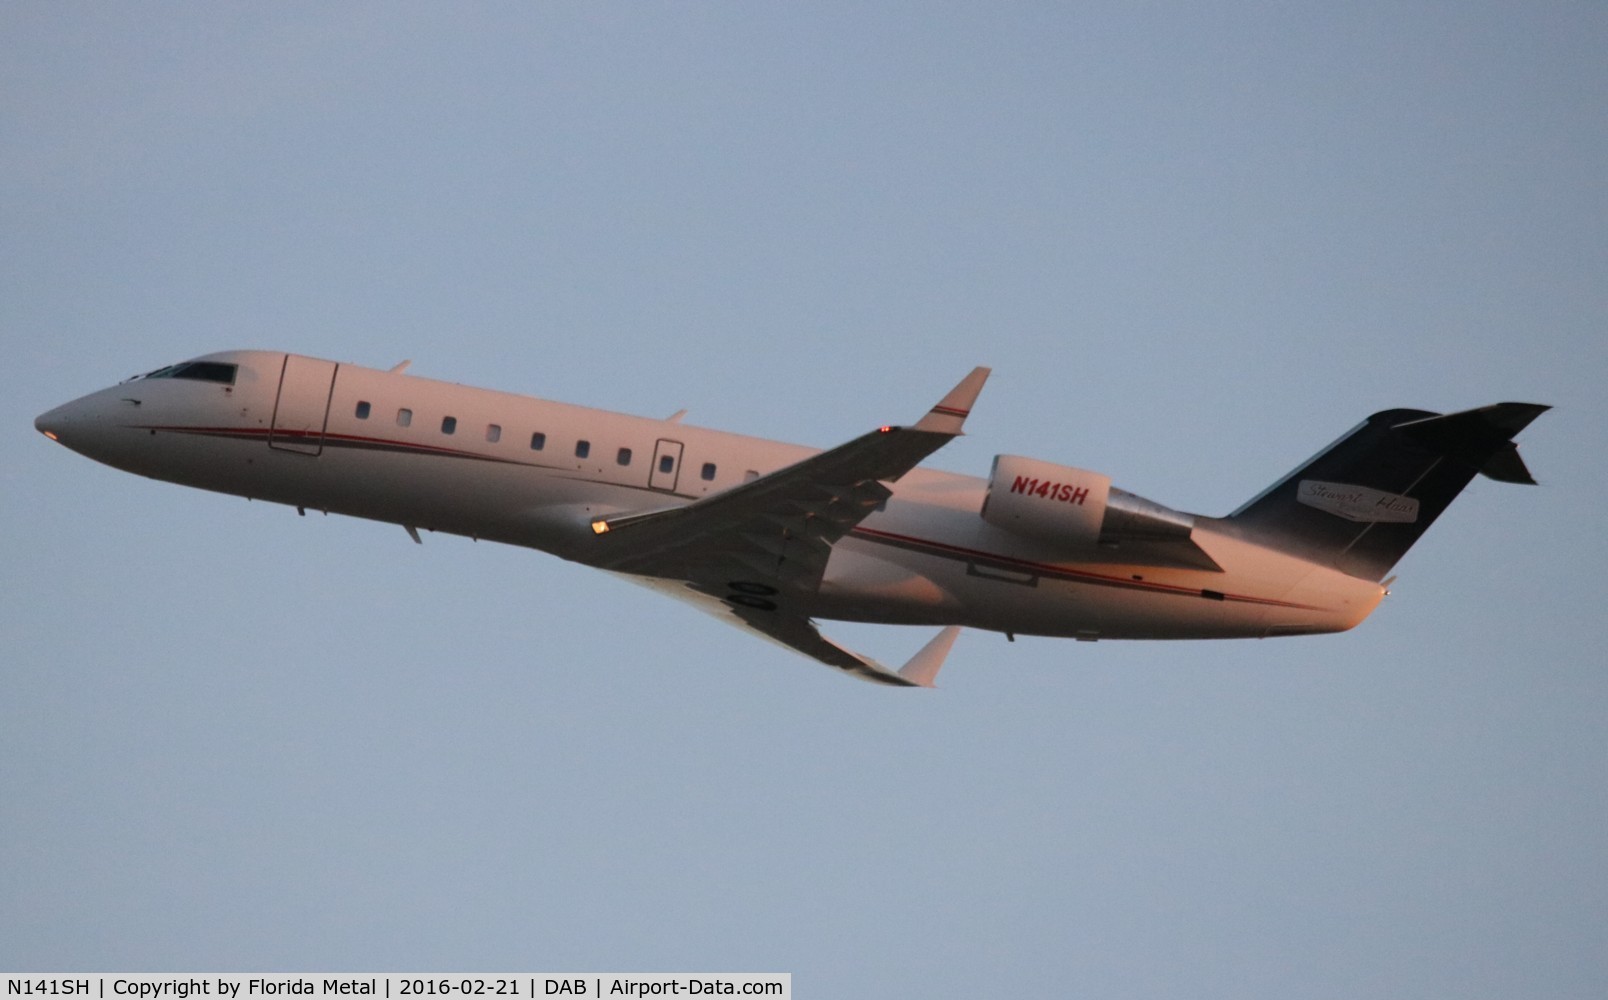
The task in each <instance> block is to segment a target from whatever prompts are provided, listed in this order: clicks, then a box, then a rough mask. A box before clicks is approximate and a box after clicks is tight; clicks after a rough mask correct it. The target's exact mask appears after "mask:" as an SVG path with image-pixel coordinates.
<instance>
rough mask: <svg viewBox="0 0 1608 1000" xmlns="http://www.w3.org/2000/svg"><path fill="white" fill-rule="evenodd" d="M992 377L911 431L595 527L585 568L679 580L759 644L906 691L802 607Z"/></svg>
mask: <svg viewBox="0 0 1608 1000" xmlns="http://www.w3.org/2000/svg"><path fill="white" fill-rule="evenodd" d="M988 374H989V370H988V369H987V368H977V369H975V370H973V371H972V373H971V374H970V375H968V376H966V378H964V379H962V380H961V382H960V384H959V385H957V386H956V387H955V388H954V389H953V390H951V391H950V393H949V394H948V395H947V396H945V397H944V398H943V399H942V400H941V401H939V403H938V405H937V406H934V407H933V408H932V409H931V410H930V411H928V413H927V415H926V416H924V417H922V418H921V420H920V421H918V422H917V423H916V424H915V425H914V426H912V427H881V428H878V429H877V430H874V431H871V432H870V433H868V434H863V435H861V436H860V437H857V438H855V439H854V440H852V441H849V442H848V443H846V444H842V445H839V446H838V447H836V448H833V449H831V450H829V451H823V452H821V453H819V454H816V455H812V456H810V457H809V458H806V459H804V460H803V461H800V462H796V463H794V464H793V465H789V466H787V467H785V468H782V469H778V470H777V471H775V472H772V473H770V474H769V475H765V476H761V477H759V478H758V479H755V480H753V481H752V482H748V483H744V484H742V485H741V486H736V487H733V488H732V489H729V490H726V491H724V492H721V493H717V494H715V495H714V496H711V497H707V498H705V499H703V500H698V501H696V502H694V503H691V504H687V505H686V506H684V507H674V508H670V509H667V510H658V511H649V512H647V513H643V514H626V515H621V516H618V517H610V518H601V519H599V520H596V521H594V522H593V523H592V530H593V531H594V532H595V535H596V537H595V538H594V542H595V545H596V547H595V548H594V549H593V550H592V551H589V552H585V553H584V554H581V558H582V559H583V560H584V561H585V562H587V563H589V564H591V565H593V566H597V567H599V568H601V569H608V570H613V571H615V572H619V573H625V574H630V575H631V576H633V577H650V578H655V579H658V580H670V581H684V582H685V583H686V584H687V585H689V588H690V590H692V591H694V592H696V593H697V594H700V595H704V596H707V597H711V598H714V599H716V600H717V601H718V602H720V603H721V604H722V605H724V607H725V608H727V609H729V611H730V613H731V614H732V615H734V616H735V618H736V619H737V621H738V622H740V623H741V624H742V625H744V626H745V627H747V628H749V629H751V630H753V631H755V632H758V633H759V634H761V635H763V636H764V637H765V638H768V639H771V640H773V641H775V642H779V643H781V644H782V645H785V646H788V647H790V648H792V649H795V650H797V651H799V652H801V653H804V654H805V655H807V656H811V657H814V658H815V659H817V660H820V661H821V662H823V663H827V664H829V665H831V666H834V667H837V668H839V669H841V670H846V671H849V672H851V673H854V674H856V675H858V676H862V677H865V678H866V679H874V680H883V681H885V682H887V683H909V682H908V681H907V680H900V679H898V678H900V676H901V675H899V674H898V673H895V672H894V671H891V670H888V669H887V668H885V667H882V666H881V665H879V664H877V663H875V662H874V661H872V660H869V659H867V658H865V657H862V656H860V655H859V654H856V653H851V652H849V651H847V650H844V649H843V648H841V647H839V646H837V645H835V644H834V643H831V642H829V641H828V640H826V639H825V638H823V637H822V636H821V635H820V633H819V632H817V631H816V630H815V626H814V625H813V624H812V623H811V622H810V621H809V618H808V616H807V615H806V614H805V613H804V612H803V610H802V606H803V604H804V602H805V600H806V599H807V598H808V597H809V596H810V595H813V594H814V593H815V591H816V589H817V588H818V587H819V586H820V583H821V576H822V574H824V573H825V572H826V563H827V560H828V559H829V558H830V557H831V554H832V546H833V545H834V544H835V543H836V542H837V541H838V539H840V538H842V537H843V536H844V535H846V534H848V532H849V531H850V530H851V529H852V528H853V527H854V526H855V525H857V524H859V523H860V522H861V521H862V520H864V519H865V518H866V517H868V516H869V515H870V514H871V512H872V511H874V510H876V509H878V508H879V507H880V506H881V505H882V503H883V502H884V501H886V500H887V499H888V497H890V496H891V495H892V493H893V491H892V490H890V489H889V488H888V487H887V486H886V485H884V483H885V482H892V481H894V480H897V479H898V478H899V477H900V476H903V475H904V474H905V473H906V472H909V471H910V470H911V469H913V468H915V466H916V465H917V464H918V463H920V462H921V460H922V459H924V458H926V457H927V456H928V455H931V454H932V453H933V452H935V451H937V450H938V449H939V448H940V447H942V446H943V445H945V444H946V443H948V442H949V441H950V440H952V439H953V438H955V437H956V436H957V435H959V434H960V433H962V427H963V425H964V423H965V419H966V416H967V414H968V413H969V412H970V411H971V406H972V403H973V402H974V401H975V400H976V399H977V394H978V393H979V392H981V391H982V387H983V383H984V382H985V381H986V380H987V378H988ZM678 596H684V595H678ZM951 641H952V640H951ZM945 649H946V651H947V647H945ZM940 660H941V656H940ZM890 678H891V679H890Z"/></svg>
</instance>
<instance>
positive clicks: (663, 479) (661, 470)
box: [648, 438, 682, 493]
mask: <svg viewBox="0 0 1608 1000" xmlns="http://www.w3.org/2000/svg"><path fill="white" fill-rule="evenodd" d="M681 448H682V445H681V442H680V441H670V440H667V439H665V438H660V439H659V443H658V444H656V445H654V446H653V471H652V472H651V473H650V474H649V476H648V485H649V486H651V487H652V488H654V489H656V490H668V491H669V492H671V493H674V492H675V490H676V480H678V479H679V478H680V477H681Z"/></svg>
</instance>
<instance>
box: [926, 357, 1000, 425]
mask: <svg viewBox="0 0 1608 1000" xmlns="http://www.w3.org/2000/svg"><path fill="white" fill-rule="evenodd" d="M991 370H992V369H989V368H983V367H977V368H973V369H972V372H971V374H970V375H967V376H966V377H965V378H963V379H961V380H960V384H959V385H957V386H955V387H954V388H953V389H951V390H949V395H947V396H945V397H944V398H943V399H941V400H939V401H938V405H937V406H934V407H933V408H932V409H931V410H928V411H927V415H926V416H925V417H922V418H921V420H920V421H919V422H918V423H917V424H916V428H915V429H916V430H918V431H936V432H938V433H940V434H959V433H961V427H962V425H964V424H965V423H966V416H967V414H969V413H971V408H972V404H973V403H975V402H977V394H978V393H980V392H982V391H983V383H984V382H987V381H988V375H989V372H990V371H991Z"/></svg>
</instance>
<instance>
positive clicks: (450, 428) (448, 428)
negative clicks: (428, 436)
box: [441, 417, 458, 434]
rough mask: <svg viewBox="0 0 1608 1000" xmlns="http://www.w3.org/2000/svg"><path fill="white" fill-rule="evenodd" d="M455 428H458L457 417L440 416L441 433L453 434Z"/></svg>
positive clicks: (455, 430)
mask: <svg viewBox="0 0 1608 1000" xmlns="http://www.w3.org/2000/svg"><path fill="white" fill-rule="evenodd" d="M457 430H458V418H457V417H442V418H441V433H443V434H454V433H456V432H457Z"/></svg>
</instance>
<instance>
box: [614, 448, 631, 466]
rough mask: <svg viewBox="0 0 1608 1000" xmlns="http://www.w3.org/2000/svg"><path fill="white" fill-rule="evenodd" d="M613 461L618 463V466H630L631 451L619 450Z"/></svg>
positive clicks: (626, 449)
mask: <svg viewBox="0 0 1608 1000" xmlns="http://www.w3.org/2000/svg"><path fill="white" fill-rule="evenodd" d="M614 461H615V462H617V463H619V464H620V465H630V464H631V449H630V448H621V449H620V451H619V453H618V454H616V455H615V456H614Z"/></svg>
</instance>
